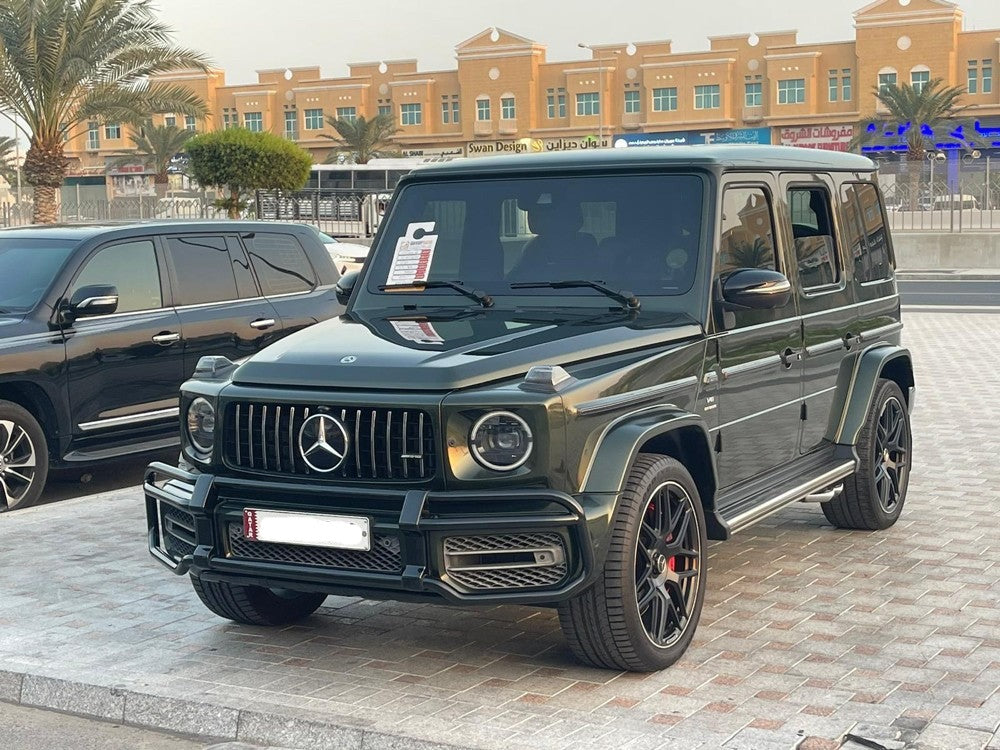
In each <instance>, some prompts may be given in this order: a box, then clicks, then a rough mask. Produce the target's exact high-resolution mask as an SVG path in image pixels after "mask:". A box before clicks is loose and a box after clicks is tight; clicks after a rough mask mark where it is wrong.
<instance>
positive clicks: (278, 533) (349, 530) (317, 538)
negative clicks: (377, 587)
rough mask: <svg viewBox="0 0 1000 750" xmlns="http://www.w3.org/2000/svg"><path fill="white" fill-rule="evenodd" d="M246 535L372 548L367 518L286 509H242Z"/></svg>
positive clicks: (267, 539) (285, 541)
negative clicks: (296, 511) (297, 511)
mask: <svg viewBox="0 0 1000 750" xmlns="http://www.w3.org/2000/svg"><path fill="white" fill-rule="evenodd" d="M243 536H244V537H245V538H247V539H251V540H253V541H255V542H272V543H275V544H297V545H302V546H305V547H330V548H333V549H356V550H363V551H365V552H367V551H368V550H370V549H371V532H370V529H369V522H368V519H367V518H365V517H363V516H331V515H326V514H324V513H294V512H291V511H285V510H258V509H256V508H244V509H243Z"/></svg>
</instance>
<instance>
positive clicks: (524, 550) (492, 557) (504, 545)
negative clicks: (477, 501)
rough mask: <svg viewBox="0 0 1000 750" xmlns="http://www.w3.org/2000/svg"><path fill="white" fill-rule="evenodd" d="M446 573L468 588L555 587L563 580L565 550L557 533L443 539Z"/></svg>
mask: <svg viewBox="0 0 1000 750" xmlns="http://www.w3.org/2000/svg"><path fill="white" fill-rule="evenodd" d="M444 555H445V570H446V571H447V573H448V576H449V577H450V578H451V579H452V580H453V581H455V582H456V583H458V584H461V585H462V586H465V587H466V588H468V589H476V590H484V589H526V588H538V587H543V586H554V585H556V584H558V583H560V582H561V581H562V580H563V579H564V578H565V577H566V571H567V564H566V547H565V545H564V544H563V540H562V537H561V536H559V534H556V533H551V532H546V533H527V534H490V535H487V536H453V537H448V538H447V539H445V540H444Z"/></svg>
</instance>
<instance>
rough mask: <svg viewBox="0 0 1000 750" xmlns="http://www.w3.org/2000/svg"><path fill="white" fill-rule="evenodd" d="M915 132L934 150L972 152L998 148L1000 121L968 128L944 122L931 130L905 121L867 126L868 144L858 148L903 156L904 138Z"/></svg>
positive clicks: (874, 152) (973, 125) (862, 150)
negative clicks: (917, 131)
mask: <svg viewBox="0 0 1000 750" xmlns="http://www.w3.org/2000/svg"><path fill="white" fill-rule="evenodd" d="M916 129H919V131H920V135H921V136H922V137H923V138H925V139H926V140H928V141H930V144H929V146H928V147H929V148H934V149H937V150H938V151H971V150H973V149H980V150H986V149H995V148H1000V120H994V121H983V120H976V121H975V122H974V123H973V124H972V127H968V126H967V125H962V124H956V123H955V122H947V123H942V124H939V125H938V126H937V127H934V128H932V127H931V126H930V125H927V124H926V123H924V124H921V125H919V126H918V125H916V124H915V123H912V122H906V123H902V124H899V125H896V124H887V123H871V124H870V125H868V134H869V136H870V138H871V139H872V142H870V143H868V144H866V145H864V146H862V147H861V152H862V153H865V154H879V153H887V152H888V153H905V152H907V151H909V150H910V149H909V144H908V142H907V138H908V137H909V136H910V133H911V131H914V130H916Z"/></svg>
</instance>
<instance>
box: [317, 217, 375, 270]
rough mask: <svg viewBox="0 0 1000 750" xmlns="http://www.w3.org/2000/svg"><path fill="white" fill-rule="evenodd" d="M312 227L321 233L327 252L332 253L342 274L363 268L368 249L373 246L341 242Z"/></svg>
mask: <svg viewBox="0 0 1000 750" xmlns="http://www.w3.org/2000/svg"><path fill="white" fill-rule="evenodd" d="M312 229H314V230H315V232H316V234H317V235H319V240H320V242H322V243H323V246H324V247H325V248H326V250H327V252H328V253H330V257H331V258H332V259H333V265H335V266H336V267H337V271H338V272H339V273H340V275H341V276H343V275H344V274H345V273H347V272H348V271H360V270H361V266H363V265H364V263H365V259H367V258H368V251H369V250H370V249H371V248H369V247H368V246H367V245H362V244H360V243H357V242H341V241H340V240H338V239H337V238H336V237H331V236H330V235H328V234H327V233H326V232H321V231H320V230H318V229H316V227H312Z"/></svg>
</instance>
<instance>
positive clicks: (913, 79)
mask: <svg viewBox="0 0 1000 750" xmlns="http://www.w3.org/2000/svg"><path fill="white" fill-rule="evenodd" d="M930 82H931V69H930V68H928V67H927V66H926V65H914V66H913V67H912V68H910V85H911V86H912V87H913V89H914V91H916V92H917V93H918V94H919V93H920V92H921V91H923V90H924V87H925V86H926V85H927V84H928V83H930Z"/></svg>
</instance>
